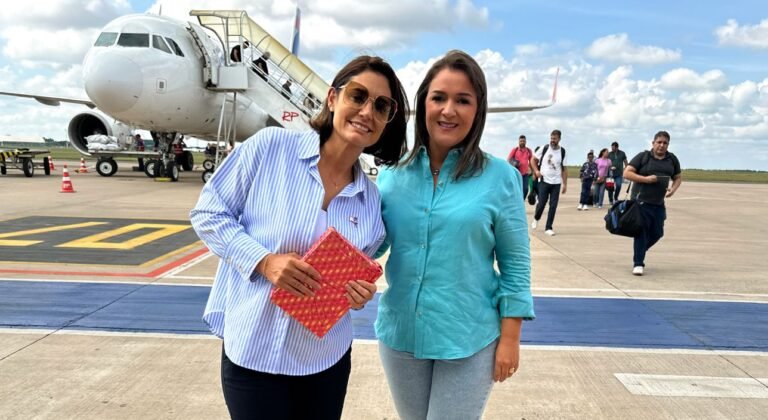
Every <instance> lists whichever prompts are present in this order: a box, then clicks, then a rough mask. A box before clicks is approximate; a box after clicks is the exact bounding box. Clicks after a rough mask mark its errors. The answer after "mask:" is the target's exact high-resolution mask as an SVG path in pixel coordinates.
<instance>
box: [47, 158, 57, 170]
mask: <svg viewBox="0 0 768 420" xmlns="http://www.w3.org/2000/svg"><path fill="white" fill-rule="evenodd" d="M48 165H49V167H50V169H51V170H52V171H53V170H55V169H56V167H55V166H53V158H52V157H51V155H48Z"/></svg>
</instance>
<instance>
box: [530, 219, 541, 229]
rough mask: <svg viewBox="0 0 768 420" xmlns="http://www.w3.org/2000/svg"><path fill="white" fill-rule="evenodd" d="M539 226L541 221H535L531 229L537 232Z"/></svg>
mask: <svg viewBox="0 0 768 420" xmlns="http://www.w3.org/2000/svg"><path fill="white" fill-rule="evenodd" d="M537 226H539V221H538V220H536V219H533V222H531V229H533V230H536V227H537Z"/></svg>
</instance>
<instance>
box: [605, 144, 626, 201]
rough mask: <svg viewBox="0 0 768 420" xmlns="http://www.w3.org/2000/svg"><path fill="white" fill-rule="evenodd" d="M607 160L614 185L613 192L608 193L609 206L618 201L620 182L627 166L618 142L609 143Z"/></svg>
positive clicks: (624, 154) (624, 155)
mask: <svg viewBox="0 0 768 420" xmlns="http://www.w3.org/2000/svg"><path fill="white" fill-rule="evenodd" d="M608 159H610V160H611V172H613V182H614V184H615V186H614V188H613V192H609V193H608V199H609V200H610V202H611V204H613V202H614V201H615V200H618V199H619V194H620V193H621V182H622V181H623V180H624V178H622V176H623V174H624V168H625V167H626V166H627V154H626V153H624V151H623V150H620V149H619V142H616V141H615V142H613V143H611V151H610V152H609V153H608Z"/></svg>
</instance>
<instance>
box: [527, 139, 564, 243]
mask: <svg viewBox="0 0 768 420" xmlns="http://www.w3.org/2000/svg"><path fill="white" fill-rule="evenodd" d="M561 136H562V133H561V132H560V130H552V133H551V134H550V135H549V144H546V145H544V147H542V148H540V149H539V151H538V152H536V153H534V155H533V158H532V161H531V169H533V176H535V177H536V179H538V180H539V186H538V189H539V202H538V203H536V212H535V213H534V215H533V222H531V229H534V230H535V229H536V227H538V226H539V219H541V216H542V214H544V206H546V205H547V201H549V212H548V213H547V224H546V226H545V231H544V233H546V234H547V235H549V236H554V235H555V231H554V230H553V229H552V224H553V223H554V222H555V214H556V213H557V204H558V201H559V200H560V192H561V188H562V193H563V194H565V192H566V191H567V190H568V171H567V170H566V169H565V149H564V148H563V147H561V146H560V138H561Z"/></svg>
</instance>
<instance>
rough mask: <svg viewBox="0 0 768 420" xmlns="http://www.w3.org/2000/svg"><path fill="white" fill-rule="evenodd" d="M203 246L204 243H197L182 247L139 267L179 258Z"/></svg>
mask: <svg viewBox="0 0 768 420" xmlns="http://www.w3.org/2000/svg"><path fill="white" fill-rule="evenodd" d="M202 244H203V241H197V242H195V243H192V244H189V245H187V246H184V247H181V248H179V249H177V250H175V251H171V252H169V253H167V254H163V255H161V256H159V257H157V258H154V259H151V260H149V261H147V262H145V263H143V264H141V265H139V267H149V266H152V265H155V264H157V263H159V262H160V261H163V260H167V259H168V258H171V257H175V256H177V255H179V254H183V253H185V252H187V251H189V250H190V249H192V248H195V247H198V246H201V245H202ZM206 250H207V248H206Z"/></svg>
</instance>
